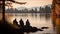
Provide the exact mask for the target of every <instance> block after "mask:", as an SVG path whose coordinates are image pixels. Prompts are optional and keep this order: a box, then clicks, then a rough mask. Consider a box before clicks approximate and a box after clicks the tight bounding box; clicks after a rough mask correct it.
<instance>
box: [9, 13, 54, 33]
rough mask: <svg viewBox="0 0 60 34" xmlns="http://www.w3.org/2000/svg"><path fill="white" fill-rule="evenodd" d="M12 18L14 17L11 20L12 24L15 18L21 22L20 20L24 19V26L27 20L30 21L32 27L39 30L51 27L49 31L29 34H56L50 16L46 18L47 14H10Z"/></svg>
mask: <svg viewBox="0 0 60 34" xmlns="http://www.w3.org/2000/svg"><path fill="white" fill-rule="evenodd" d="M10 16H12V17H11V19H10V20H11V22H13V20H14V19H15V18H16V19H17V21H18V22H19V20H20V19H21V18H22V19H23V21H24V25H25V22H26V21H27V19H29V21H30V25H31V26H33V27H37V28H41V27H49V28H48V29H44V31H37V32H35V33H29V34H44V33H50V34H54V31H53V24H52V21H51V18H50V16H49V15H48V16H47V17H46V14H41V13H10ZM18 24H19V23H18ZM24 34H26V33H24Z"/></svg>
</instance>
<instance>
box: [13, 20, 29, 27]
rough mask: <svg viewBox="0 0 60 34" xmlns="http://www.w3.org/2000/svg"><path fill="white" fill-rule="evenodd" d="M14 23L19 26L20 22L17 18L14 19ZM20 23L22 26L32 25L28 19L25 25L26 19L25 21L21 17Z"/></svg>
mask: <svg viewBox="0 0 60 34" xmlns="http://www.w3.org/2000/svg"><path fill="white" fill-rule="evenodd" d="M13 24H16V25H17V26H18V22H17V20H16V19H15V20H13ZM19 24H20V25H19V26H20V27H24V26H30V22H29V20H28V19H27V21H26V25H24V21H23V20H22V19H20V21H19Z"/></svg>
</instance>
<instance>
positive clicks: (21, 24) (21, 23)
mask: <svg viewBox="0 0 60 34" xmlns="http://www.w3.org/2000/svg"><path fill="white" fill-rule="evenodd" d="M19 23H20V27H24V22H23V20H22V19H21V20H20V21H19Z"/></svg>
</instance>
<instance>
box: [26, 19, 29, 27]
mask: <svg viewBox="0 0 60 34" xmlns="http://www.w3.org/2000/svg"><path fill="white" fill-rule="evenodd" d="M26 26H28V27H29V26H30V22H29V20H28V19H27V21H26Z"/></svg>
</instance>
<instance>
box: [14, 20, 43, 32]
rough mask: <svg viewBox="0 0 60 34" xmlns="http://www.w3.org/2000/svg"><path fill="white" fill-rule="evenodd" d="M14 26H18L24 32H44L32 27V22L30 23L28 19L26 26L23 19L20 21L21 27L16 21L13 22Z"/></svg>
mask: <svg viewBox="0 0 60 34" xmlns="http://www.w3.org/2000/svg"><path fill="white" fill-rule="evenodd" d="M13 24H16V25H17V26H19V27H20V30H22V31H24V32H35V31H38V30H39V31H43V30H42V29H38V28H37V27H32V26H30V22H29V20H28V19H27V21H26V25H24V21H23V20H22V19H20V21H19V24H20V25H18V22H17V20H16V19H15V20H13Z"/></svg>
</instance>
